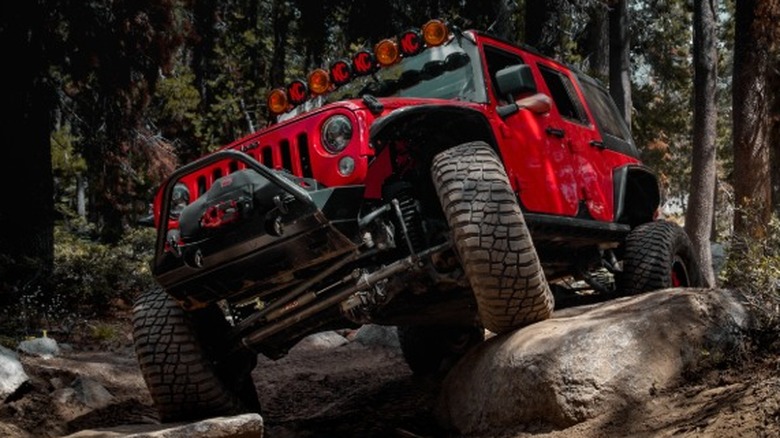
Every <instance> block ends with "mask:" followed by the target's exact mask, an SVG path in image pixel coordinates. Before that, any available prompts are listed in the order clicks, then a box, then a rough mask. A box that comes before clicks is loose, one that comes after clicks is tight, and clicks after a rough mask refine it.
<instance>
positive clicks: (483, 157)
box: [431, 142, 554, 333]
mask: <svg viewBox="0 0 780 438" xmlns="http://www.w3.org/2000/svg"><path fill="white" fill-rule="evenodd" d="M431 177H432V179H433V184H434V186H435V188H436V192H437V194H438V197H439V201H440V202H441V206H442V210H443V212H444V216H445V218H446V219H447V222H448V224H449V227H450V231H451V233H452V238H453V242H454V244H455V248H456V251H457V254H458V256H459V257H460V261H461V264H462V265H463V268H464V271H465V273H466V276H467V277H468V279H469V283H470V284H471V288H472V290H473V291H474V297H475V298H476V301H477V309H478V313H479V316H480V320H481V322H482V325H483V326H484V327H485V328H487V329H488V330H490V331H492V332H493V333H502V332H506V331H509V330H513V329H516V328H519V327H522V326H525V325H528V324H531V323H534V322H537V321H541V320H544V319H547V318H549V317H550V315H551V314H552V311H553V306H554V302H553V295H552V293H551V292H550V288H549V286H548V284H547V281H546V280H545V277H544V272H543V271H542V267H541V265H540V263H539V258H538V256H537V254H536V250H535V248H534V245H533V242H532V240H531V235H530V234H529V232H528V228H527V227H526V224H525V219H524V218H523V214H522V212H521V210H520V205H519V203H518V200H517V196H516V195H515V193H514V191H513V190H512V187H511V185H510V183H509V179H508V178H507V175H506V171H505V170H504V166H503V164H502V163H501V160H500V159H499V158H498V156H497V155H496V153H495V152H494V151H493V150H492V149H491V148H490V146H488V145H487V144H486V143H484V142H472V143H465V144H462V145H459V146H456V147H453V148H450V149H447V150H445V151H443V152H440V153H439V154H437V155H436V156H435V157H434V159H433V162H432V164H431Z"/></svg>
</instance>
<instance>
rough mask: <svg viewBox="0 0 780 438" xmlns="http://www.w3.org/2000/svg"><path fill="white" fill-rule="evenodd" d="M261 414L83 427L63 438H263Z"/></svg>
mask: <svg viewBox="0 0 780 438" xmlns="http://www.w3.org/2000/svg"><path fill="white" fill-rule="evenodd" d="M263 430H264V429H263V417H261V416H260V415H259V414H243V415H236V416H232V417H215V418H209V419H205V420H202V421H196V422H192V423H171V424H154V425H150V424H137V425H133V424H130V425H125V426H118V427H112V428H107V429H95V430H82V431H81V432H77V433H74V434H71V435H67V436H65V437H62V438H230V437H233V438H263Z"/></svg>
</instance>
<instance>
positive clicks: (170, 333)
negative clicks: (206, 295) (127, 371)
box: [133, 289, 260, 422]
mask: <svg viewBox="0 0 780 438" xmlns="http://www.w3.org/2000/svg"><path fill="white" fill-rule="evenodd" d="M228 327H229V326H228V324H227V321H226V320H225V318H224V317H223V316H222V313H221V311H220V310H219V309H218V308H217V307H216V306H211V307H209V308H206V309H203V310H198V311H196V312H185V311H184V310H183V309H182V308H181V307H180V306H179V305H178V303H177V302H176V301H175V300H174V299H173V298H171V297H170V296H169V295H168V294H167V293H165V291H163V290H160V289H153V290H151V291H148V292H146V293H144V294H142V295H141V296H140V297H139V298H138V299H137V300H136V304H135V306H134V307H133V339H134V344H135V351H136V355H137V357H138V363H139V365H140V368H141V373H142V374H143V377H144V380H145V382H146V385H147V387H148V388H149V392H150V394H151V396H152V400H153V401H154V404H155V407H156V408H157V410H158V412H159V414H160V419H161V420H162V421H163V422H174V421H186V420H195V419H201V418H206V417H213V416H219V415H235V414H239V413H246V412H259V410H260V402H259V401H258V398H257V392H256V390H255V386H254V382H253V381H252V377H251V371H252V368H254V366H255V365H256V363H257V355H255V354H251V353H248V352H247V353H242V354H240V355H233V356H230V357H227V354H226V352H225V345H226V343H225V340H224V338H223V336H224V335H225V334H226V332H227V328H228Z"/></svg>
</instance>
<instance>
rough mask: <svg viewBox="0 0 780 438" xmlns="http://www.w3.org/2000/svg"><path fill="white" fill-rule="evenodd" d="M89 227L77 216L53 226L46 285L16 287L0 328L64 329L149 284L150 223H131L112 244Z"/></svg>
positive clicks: (119, 304)
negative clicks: (135, 226) (52, 254)
mask: <svg viewBox="0 0 780 438" xmlns="http://www.w3.org/2000/svg"><path fill="white" fill-rule="evenodd" d="M74 224H78V226H76V225H74ZM93 228H94V227H92V226H90V225H88V224H86V222H83V221H82V222H79V221H78V220H76V221H74V222H73V223H72V224H71V225H70V226H68V227H64V226H58V227H56V229H55V242H56V243H55V263H54V272H53V275H52V277H51V278H50V279H49V281H48V284H49V286H47V287H46V288H44V287H39V288H35V289H32V290H22V291H20V294H19V297H18V299H17V300H16V301H15V302H14V303H10V304H9V305H8V306H6V307H4V308H3V315H2V320H3V321H2V324H0V325H1V326H2V330H1V331H3V332H4V333H32V332H35V331H38V330H40V329H49V330H55V331H63V330H65V331H67V330H68V328H69V327H72V326H73V325H74V324H75V323H76V322H77V321H79V320H81V319H83V318H94V317H105V316H107V315H110V314H111V313H112V312H114V311H116V310H118V309H120V310H121V309H123V308H126V307H127V306H129V305H131V304H132V302H133V300H134V299H135V297H136V295H137V294H138V293H139V292H141V291H143V290H146V289H148V288H150V287H152V286H153V281H154V280H153V278H152V276H151V273H150V269H149V260H151V258H152V251H153V248H154V237H155V235H154V231H153V230H152V229H149V228H143V229H133V230H131V231H129V232H127V233H126V235H125V237H124V238H123V239H122V240H121V241H120V242H119V243H118V244H116V245H105V244H101V243H98V242H97V241H95V240H94V239H92V238H90V236H93V235H95V234H96V232H95V230H94V229H93Z"/></svg>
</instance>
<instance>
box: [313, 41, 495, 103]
mask: <svg viewBox="0 0 780 438" xmlns="http://www.w3.org/2000/svg"><path fill="white" fill-rule="evenodd" d="M481 77H482V76H481V69H480V63H479V56H478V52H477V48H476V46H475V45H474V44H473V43H472V42H470V41H469V40H468V39H467V38H460V37H454V38H451V39H450V40H449V41H448V42H447V43H445V44H444V45H441V46H438V47H431V48H428V49H426V50H424V51H423V52H422V53H420V54H418V55H415V56H412V57H409V58H404V59H403V60H401V62H399V63H398V64H395V65H393V66H390V67H386V68H381V69H379V70H378V71H377V72H375V73H374V74H372V75H369V76H365V77H362V78H358V79H356V80H355V81H353V82H351V83H349V84H347V85H344V86H343V87H341V88H339V89H338V90H336V91H334V92H332V93H331V94H329V95H328V96H327V97H326V98H325V100H326V103H327V102H335V101H338V100H344V99H352V98H359V97H362V96H363V95H366V94H370V95H373V96H375V97H391V96H392V97H423V98H425V97H427V98H439V99H457V100H467V101H471V102H486V101H487V98H486V96H485V89H484V87H483V86H482V85H481V84H482V79H481Z"/></svg>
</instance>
